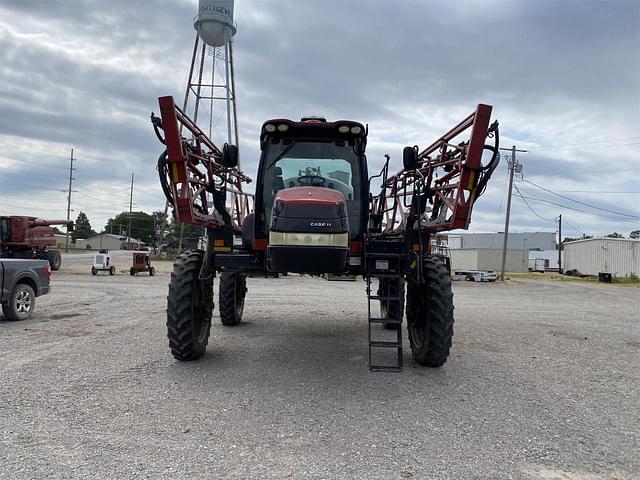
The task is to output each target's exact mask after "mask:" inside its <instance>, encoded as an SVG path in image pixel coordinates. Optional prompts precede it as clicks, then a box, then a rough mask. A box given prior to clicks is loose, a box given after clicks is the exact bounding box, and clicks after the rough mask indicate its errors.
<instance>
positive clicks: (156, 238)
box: [151, 210, 170, 248]
mask: <svg viewBox="0 0 640 480" xmlns="http://www.w3.org/2000/svg"><path fill="white" fill-rule="evenodd" d="M151 216H152V217H153V246H154V247H156V248H159V247H161V245H159V243H160V241H162V242H163V243H165V239H166V238H167V235H169V232H170V228H169V221H168V220H167V216H166V215H165V213H164V212H161V211H160V210H158V211H157V212H153V213H152V214H151Z"/></svg>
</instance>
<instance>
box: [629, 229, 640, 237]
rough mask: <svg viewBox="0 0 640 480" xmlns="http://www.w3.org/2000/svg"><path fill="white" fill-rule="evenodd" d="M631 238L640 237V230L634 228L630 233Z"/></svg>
mask: <svg viewBox="0 0 640 480" xmlns="http://www.w3.org/2000/svg"><path fill="white" fill-rule="evenodd" d="M629 238H640V230H634V231H633V232H631V233H630V234H629Z"/></svg>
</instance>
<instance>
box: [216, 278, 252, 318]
mask: <svg viewBox="0 0 640 480" xmlns="http://www.w3.org/2000/svg"><path fill="white" fill-rule="evenodd" d="M246 294H247V277H246V276H245V275H241V274H239V273H236V272H222V273H221V274H220V293H219V295H218V303H219V304H220V321H221V322H222V324H223V325H226V326H228V327H233V326H235V325H238V324H239V323H240V322H241V321H242V313H243V311H244V298H245V296H246Z"/></svg>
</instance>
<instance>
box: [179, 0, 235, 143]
mask: <svg viewBox="0 0 640 480" xmlns="http://www.w3.org/2000/svg"><path fill="white" fill-rule="evenodd" d="M193 27H194V28H195V29H196V32H197V34H196V40H195V45H194V47H193V55H192V57H191V67H190V69H189V79H188V80H187V89H186V92H185V97H184V105H183V110H184V111H185V112H186V113H187V114H188V115H189V116H190V117H191V118H192V119H193V120H194V121H195V122H197V123H198V125H200V126H201V128H202V129H203V130H205V131H206V126H207V123H208V126H209V132H208V133H209V138H211V139H212V140H213V141H214V142H215V143H216V144H219V145H220V144H223V143H229V144H230V145H231V144H233V145H238V128H237V124H236V123H237V115H236V96H235V80H234V75H233V43H232V38H233V36H234V35H235V34H236V27H235V25H234V23H233V0H199V2H198V15H196V17H195V18H194V21H193ZM225 104H226V105H225ZM225 107H226V108H225ZM224 117H226V127H227V128H226V132H224V127H222V126H221V124H224V119H225V118H224Z"/></svg>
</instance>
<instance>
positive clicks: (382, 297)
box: [369, 295, 404, 302]
mask: <svg viewBox="0 0 640 480" xmlns="http://www.w3.org/2000/svg"><path fill="white" fill-rule="evenodd" d="M369 300H382V301H383V302H385V301H394V300H395V301H396V302H400V301H402V300H404V297H398V296H395V297H389V296H385V295H371V296H370V297H369Z"/></svg>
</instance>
